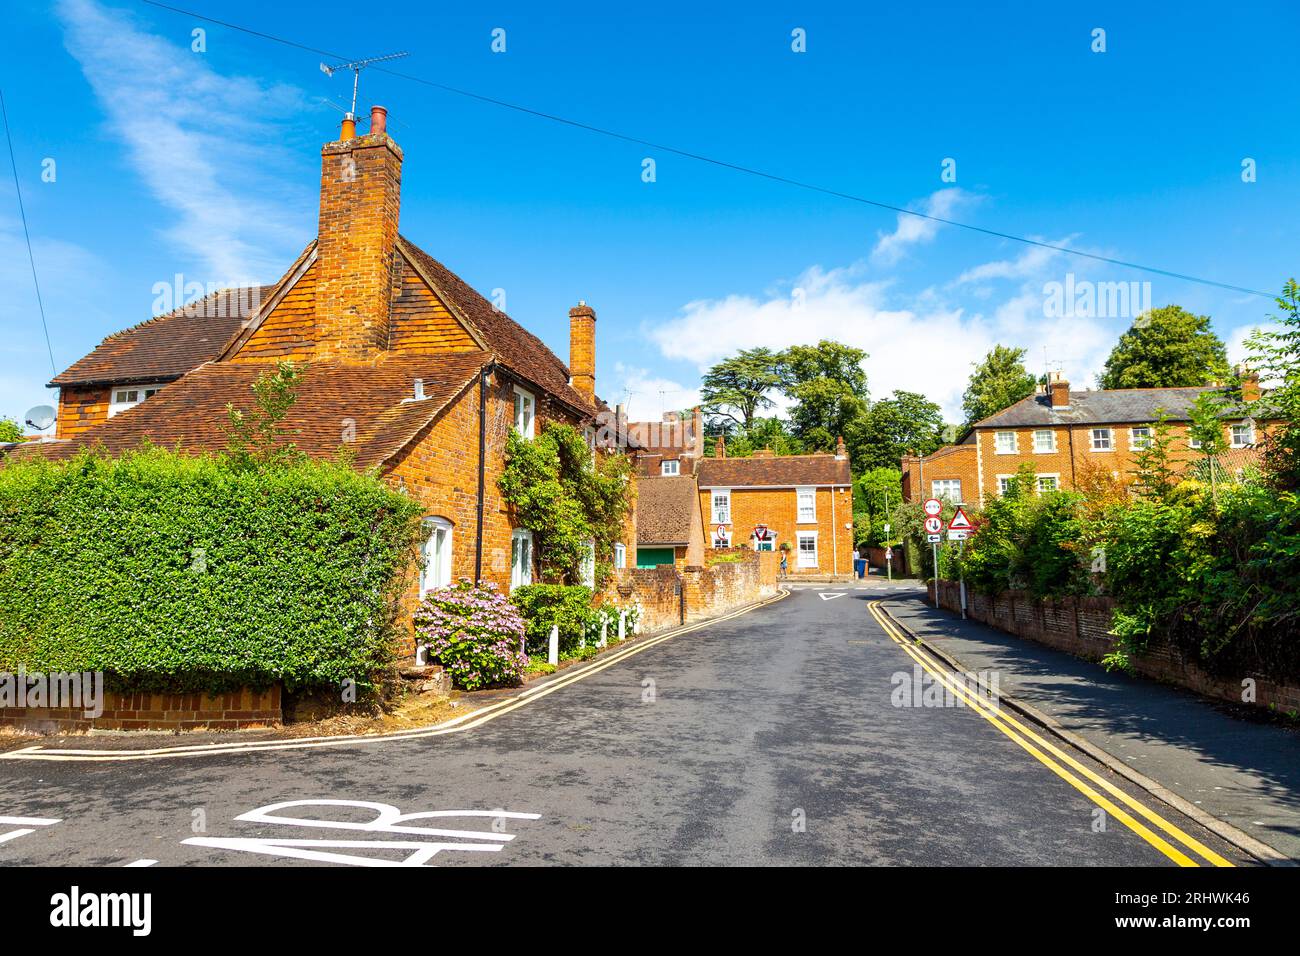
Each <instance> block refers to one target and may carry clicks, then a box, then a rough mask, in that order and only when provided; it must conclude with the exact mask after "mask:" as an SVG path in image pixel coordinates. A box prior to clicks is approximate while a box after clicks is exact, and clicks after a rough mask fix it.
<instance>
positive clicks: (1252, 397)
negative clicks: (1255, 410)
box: [1235, 365, 1262, 402]
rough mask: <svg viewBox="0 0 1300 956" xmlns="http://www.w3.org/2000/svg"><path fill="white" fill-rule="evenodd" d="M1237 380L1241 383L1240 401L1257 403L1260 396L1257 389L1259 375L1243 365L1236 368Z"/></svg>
mask: <svg viewBox="0 0 1300 956" xmlns="http://www.w3.org/2000/svg"><path fill="white" fill-rule="evenodd" d="M1235 371H1236V373H1237V379H1238V380H1239V381H1240V382H1241V400H1242V401H1243V402H1257V401H1259V397H1260V395H1261V394H1262V392H1261V391H1260V388H1259V373H1258V372H1256V371H1255V370H1254V369H1252V368H1249V367H1247V366H1245V365H1239V366H1237V368H1236V370H1235Z"/></svg>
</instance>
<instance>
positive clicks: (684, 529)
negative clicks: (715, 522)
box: [636, 476, 700, 545]
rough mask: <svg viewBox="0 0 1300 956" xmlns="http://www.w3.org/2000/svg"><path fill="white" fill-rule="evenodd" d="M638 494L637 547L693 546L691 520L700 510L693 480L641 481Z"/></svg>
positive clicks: (654, 479) (646, 479)
mask: <svg viewBox="0 0 1300 956" xmlns="http://www.w3.org/2000/svg"><path fill="white" fill-rule="evenodd" d="M636 492H637V493H636V541H637V544H639V545H669V544H689V543H690V541H691V523H692V519H693V516H694V515H695V514H698V513H699V508H700V499H699V492H698V490H697V488H696V486H695V479H694V478H691V477H689V476H682V477H677V478H641V479H638V480H637V483H636Z"/></svg>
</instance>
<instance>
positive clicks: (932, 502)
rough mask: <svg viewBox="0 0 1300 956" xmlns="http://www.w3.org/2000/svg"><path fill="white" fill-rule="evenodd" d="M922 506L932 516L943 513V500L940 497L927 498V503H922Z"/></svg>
mask: <svg viewBox="0 0 1300 956" xmlns="http://www.w3.org/2000/svg"><path fill="white" fill-rule="evenodd" d="M921 508H922V510H923V511H925V513H926V514H927V515H929V516H930V517H932V518H934V517H938V516H939V515H941V514H943V502H942V501H940V500H939V499H938V498H927V499H926V502H925V504H923V505H921Z"/></svg>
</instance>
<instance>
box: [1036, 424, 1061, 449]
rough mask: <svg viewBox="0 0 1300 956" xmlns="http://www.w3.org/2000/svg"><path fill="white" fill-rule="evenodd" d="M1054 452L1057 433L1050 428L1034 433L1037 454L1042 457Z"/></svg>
mask: <svg viewBox="0 0 1300 956" xmlns="http://www.w3.org/2000/svg"><path fill="white" fill-rule="evenodd" d="M1052 451H1056V432H1054V431H1052V430H1051V429H1050V428H1040V429H1039V430H1038V431H1036V432H1034V452H1035V454H1039V455H1041V454H1045V453H1046V452H1052Z"/></svg>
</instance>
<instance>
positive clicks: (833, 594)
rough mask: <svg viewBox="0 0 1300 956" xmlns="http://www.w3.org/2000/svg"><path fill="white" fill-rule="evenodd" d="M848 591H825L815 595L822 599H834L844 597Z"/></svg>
mask: <svg viewBox="0 0 1300 956" xmlns="http://www.w3.org/2000/svg"><path fill="white" fill-rule="evenodd" d="M848 593H849V592H848V591H827V592H826V593H825V594H819V595H817V596H818V597H819V598H821V599H822V600H823V601H834V600H835V599H836V598H837V597H844V595H846V594H848Z"/></svg>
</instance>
